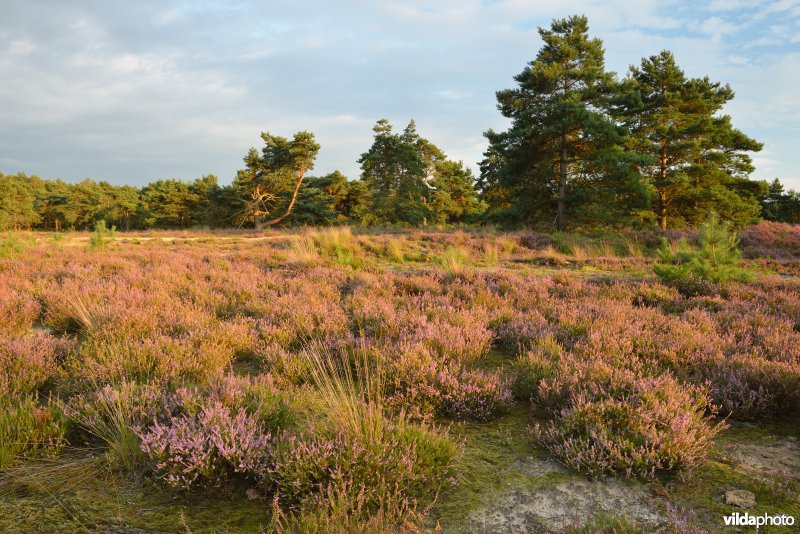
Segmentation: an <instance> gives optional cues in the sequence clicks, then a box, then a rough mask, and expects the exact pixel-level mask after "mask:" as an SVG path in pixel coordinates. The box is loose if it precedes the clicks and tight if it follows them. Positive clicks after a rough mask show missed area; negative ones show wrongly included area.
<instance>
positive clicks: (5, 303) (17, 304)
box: [0, 277, 41, 334]
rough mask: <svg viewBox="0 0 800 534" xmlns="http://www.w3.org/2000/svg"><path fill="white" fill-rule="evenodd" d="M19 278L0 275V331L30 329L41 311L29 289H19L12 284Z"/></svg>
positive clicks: (24, 330)
mask: <svg viewBox="0 0 800 534" xmlns="http://www.w3.org/2000/svg"><path fill="white" fill-rule="evenodd" d="M18 284H19V280H16V279H11V278H10V277H9V278H6V277H0V287H2V288H3V290H2V291H0V332H2V333H7V334H20V333H25V332H27V331H28V330H30V329H31V327H32V326H33V324H34V322H35V321H36V320H37V319H38V317H39V314H40V313H41V305H40V304H39V302H38V300H37V299H36V298H35V297H34V296H33V295H32V294H31V293H30V290H27V291H19V290H17V289H14V286H16V285H18Z"/></svg>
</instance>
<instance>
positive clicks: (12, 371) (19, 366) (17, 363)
mask: <svg viewBox="0 0 800 534" xmlns="http://www.w3.org/2000/svg"><path fill="white" fill-rule="evenodd" d="M72 348H73V343H72V342H71V341H69V340H62V339H58V338H56V337H53V336H51V335H48V334H45V333H44V332H36V333H34V334H32V335H27V336H21V337H0V396H4V395H5V396H10V397H20V396H24V395H28V394H32V393H36V392H37V391H39V390H41V389H42V388H43V387H44V386H45V385H47V384H48V383H50V382H52V381H53V380H54V379H55V378H56V376H57V374H58V371H59V364H60V363H61V362H62V361H63V360H64V359H65V358H66V356H67V354H69V352H70V351H71V350H72Z"/></svg>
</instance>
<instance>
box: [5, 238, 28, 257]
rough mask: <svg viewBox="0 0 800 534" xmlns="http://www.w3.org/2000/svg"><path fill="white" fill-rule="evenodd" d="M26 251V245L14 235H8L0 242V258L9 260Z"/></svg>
mask: <svg viewBox="0 0 800 534" xmlns="http://www.w3.org/2000/svg"><path fill="white" fill-rule="evenodd" d="M23 250H25V243H23V241H22V240H21V239H20V238H19V237H17V236H16V235H14V234H7V235H6V236H5V237H3V239H2V240H0V258H9V257H11V256H14V255H15V254H19V253H20V252H22V251H23Z"/></svg>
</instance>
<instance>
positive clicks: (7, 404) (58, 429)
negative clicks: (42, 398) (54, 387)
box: [0, 396, 64, 470]
mask: <svg viewBox="0 0 800 534" xmlns="http://www.w3.org/2000/svg"><path fill="white" fill-rule="evenodd" d="M58 415H59V413H58V412H57V411H56V410H54V409H53V406H52V405H51V406H45V407H43V406H40V405H39V403H38V401H37V400H36V399H35V398H33V397H30V396H29V397H24V398H22V399H18V400H12V399H9V398H4V397H0V470H3V469H5V468H8V467H10V466H11V465H12V464H13V463H14V462H15V460H16V459H17V458H18V457H20V456H25V457H37V456H44V455H48V454H54V453H56V452H58V451H59V450H60V449H61V448H62V447H63V446H64V427H63V425H62V424H61V421H60V420H59V418H58Z"/></svg>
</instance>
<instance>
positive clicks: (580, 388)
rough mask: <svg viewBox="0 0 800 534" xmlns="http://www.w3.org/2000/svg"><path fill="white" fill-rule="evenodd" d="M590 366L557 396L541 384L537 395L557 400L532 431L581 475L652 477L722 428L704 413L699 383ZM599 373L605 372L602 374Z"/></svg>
mask: <svg viewBox="0 0 800 534" xmlns="http://www.w3.org/2000/svg"><path fill="white" fill-rule="evenodd" d="M597 373H598V371H590V373H589V375H588V376H587V377H586V378H588V380H587V381H585V382H584V381H581V382H582V385H578V384H575V385H573V386H572V388H570V390H569V392H568V393H567V394H564V391H563V389H562V387H560V384H557V383H555V381H553V382H550V383H547V380H546V379H545V385H544V387H543V390H544V391H542V392H541V393H540V398H543V399H547V401H549V402H550V405H551V407H555V406H559V405H561V408H560V411H559V412H558V413H557V414H556V415H555V418H554V419H553V420H552V421H551V422H549V423H547V424H545V425H543V426H539V427H537V429H536V432H535V435H536V440H537V441H538V442H539V443H540V444H541V445H542V446H544V447H545V448H547V449H548V450H549V451H550V452H551V453H552V454H554V455H555V456H556V457H557V458H558V459H559V460H560V461H562V462H563V463H564V464H565V465H567V466H568V467H571V468H573V469H575V470H577V471H581V472H585V473H587V474H589V475H594V476H597V475H602V474H610V473H612V474H613V473H619V474H624V475H626V476H638V477H653V476H655V474H656V473H658V472H661V471H672V470H680V469H691V468H693V467H696V466H697V465H699V464H700V462H702V461H703V460H704V459H705V457H706V455H707V453H708V450H709V447H710V446H711V443H712V439H713V438H714V436H716V435H717V434H718V433H719V432H720V430H722V429H723V428H724V424H723V423H714V422H713V421H712V420H710V418H709V416H710V415H713V414H714V412H715V408H714V407H713V406H712V405H711V403H710V401H709V398H708V394H707V392H706V391H704V390H702V389H701V388H696V387H688V386H686V385H683V384H679V383H678V382H677V381H676V380H675V379H674V378H672V377H670V376H669V375H662V376H660V377H657V378H645V377H642V378H639V377H636V376H635V375H634V374H633V373H630V372H627V371H624V370H617V369H613V370H600V371H599V374H600V377H599V378H600V380H597V379H595V381H592V378H594V377H595V376H596V375H597ZM603 375H605V376H603Z"/></svg>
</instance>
